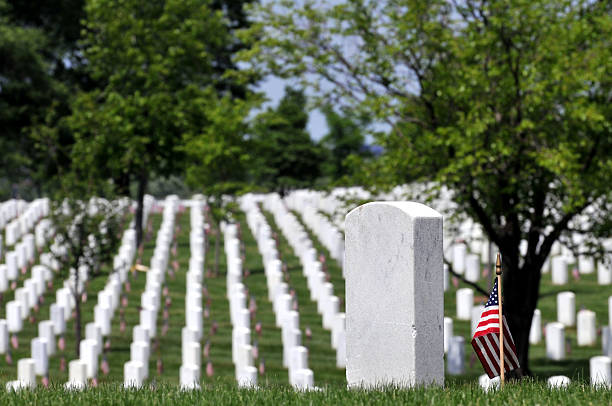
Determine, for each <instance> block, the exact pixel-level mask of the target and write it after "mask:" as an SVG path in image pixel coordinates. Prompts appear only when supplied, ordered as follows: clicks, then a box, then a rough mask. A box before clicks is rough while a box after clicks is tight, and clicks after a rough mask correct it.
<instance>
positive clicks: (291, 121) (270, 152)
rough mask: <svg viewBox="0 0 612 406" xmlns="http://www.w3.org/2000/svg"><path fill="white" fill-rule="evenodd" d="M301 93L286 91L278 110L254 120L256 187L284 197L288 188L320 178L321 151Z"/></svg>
mask: <svg viewBox="0 0 612 406" xmlns="http://www.w3.org/2000/svg"><path fill="white" fill-rule="evenodd" d="M306 102H307V100H306V96H305V95H304V92H303V91H302V90H298V89H292V88H291V87H286V88H285V95H284V97H283V98H282V100H281V101H280V103H279V105H278V107H277V108H276V109H272V108H268V109H267V110H266V111H264V112H262V113H260V114H259V115H257V117H255V120H254V123H253V131H252V133H253V150H252V153H253V155H254V156H255V159H256V163H255V165H254V171H253V177H254V181H255V183H256V184H257V185H259V186H262V187H265V188H269V189H273V190H276V191H278V192H280V193H281V194H283V193H284V192H285V191H286V190H287V189H290V188H296V187H305V186H310V185H312V183H313V182H314V180H315V179H316V178H317V177H318V176H319V162H320V159H321V156H322V154H321V151H320V149H319V148H318V147H317V145H316V144H315V143H314V141H312V140H311V138H310V135H309V134H308V132H307V131H306V125H307V124H308V111H307V109H306Z"/></svg>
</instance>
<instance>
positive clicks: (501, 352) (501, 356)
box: [495, 252, 506, 386]
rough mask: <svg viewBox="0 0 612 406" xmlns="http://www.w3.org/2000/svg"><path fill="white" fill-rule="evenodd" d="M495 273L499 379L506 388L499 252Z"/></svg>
mask: <svg viewBox="0 0 612 406" xmlns="http://www.w3.org/2000/svg"><path fill="white" fill-rule="evenodd" d="M495 273H496V274H497V303H498V304H499V306H498V308H499V363H500V374H499V378H500V381H501V386H504V381H505V372H506V371H505V366H504V324H503V323H504V316H503V312H502V277H501V275H502V267H501V255H500V254H499V252H498V253H497V259H496V261H495Z"/></svg>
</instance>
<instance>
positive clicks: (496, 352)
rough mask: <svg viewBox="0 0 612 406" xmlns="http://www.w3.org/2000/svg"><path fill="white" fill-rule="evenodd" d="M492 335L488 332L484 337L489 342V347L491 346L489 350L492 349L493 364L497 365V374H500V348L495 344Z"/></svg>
mask: <svg viewBox="0 0 612 406" xmlns="http://www.w3.org/2000/svg"><path fill="white" fill-rule="evenodd" d="M490 336H491V334H487V335H484V336H482V338H483V339H484V340H485V342H486V343H487V347H488V348H489V351H491V354H493V360H492V361H493V363H494V364H493V365H495V372H497V375H499V370H500V368H499V349H498V348H496V347H495V346H494V345H493V341H492V340H491V337H490Z"/></svg>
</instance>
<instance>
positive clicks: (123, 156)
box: [70, 0, 239, 242]
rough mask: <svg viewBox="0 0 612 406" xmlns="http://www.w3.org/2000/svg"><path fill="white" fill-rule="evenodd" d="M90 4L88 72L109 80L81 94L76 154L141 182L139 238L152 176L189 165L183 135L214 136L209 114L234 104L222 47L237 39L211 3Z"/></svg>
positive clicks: (75, 119)
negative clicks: (226, 89)
mask: <svg viewBox="0 0 612 406" xmlns="http://www.w3.org/2000/svg"><path fill="white" fill-rule="evenodd" d="M85 9H86V12H87V21H86V24H85V27H86V34H85V38H84V44H85V50H84V52H85V56H86V58H87V61H88V64H87V65H88V68H89V73H90V75H91V76H92V78H93V79H94V80H96V81H100V82H104V83H105V84H104V86H103V87H101V88H99V89H94V90H92V91H90V92H87V93H82V94H80V95H79V96H78V97H77V98H76V101H75V103H74V106H73V108H74V112H73V115H72V116H71V117H70V125H71V128H72V130H73V131H74V134H75V138H76V145H75V147H74V149H73V159H74V160H75V163H77V164H78V169H79V170H80V171H82V172H83V173H85V174H87V175H84V176H89V177H92V178H111V179H113V180H114V181H115V184H116V185H117V187H118V189H119V190H120V191H121V192H123V193H125V192H126V189H127V188H126V185H129V181H130V179H135V180H136V182H137V183H138V191H137V200H138V203H139V205H138V207H139V209H138V210H137V215H136V223H137V232H138V241H139V242H140V241H142V239H141V234H142V229H141V227H140V226H139V225H140V224H141V219H142V201H143V197H144V193H145V190H146V187H147V183H148V180H149V178H150V177H151V175H152V174H156V175H163V176H166V175H170V174H173V173H177V172H179V171H182V170H184V158H185V149H184V148H182V146H183V144H182V143H183V140H184V139H185V138H187V139H189V138H191V137H192V136H195V135H201V134H202V133H203V132H206V128H207V126H208V125H210V124H211V121H210V120H211V114H212V113H209V112H208V110H209V109H211V108H212V109H217V108H218V106H217V105H218V103H221V104H222V105H226V104H227V103H222V102H221V100H222V99H221V98H222V97H223V96H222V95H219V94H218V91H217V89H216V88H215V85H216V84H217V83H218V81H219V80H221V76H220V73H219V72H218V70H217V67H216V65H215V60H216V59H215V58H216V57H215V55H214V54H213V52H214V51H215V50H218V49H220V48H221V47H222V46H223V44H227V43H230V42H232V38H233V36H232V35H231V32H230V30H229V29H228V27H227V20H225V19H224V18H223V13H222V12H221V11H214V10H213V9H212V8H211V7H210V3H209V2H207V1H205V0H189V1H178V0H167V1H155V2H145V3H143V2H141V1H136V0H129V1H111V0H91V1H88V2H87V3H86V6H85ZM238 84H239V83H238ZM227 97H229V93H228V95H227Z"/></svg>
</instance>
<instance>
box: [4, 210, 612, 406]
mask: <svg viewBox="0 0 612 406" xmlns="http://www.w3.org/2000/svg"><path fill="white" fill-rule="evenodd" d="M189 214H190V213H189V209H185V210H183V211H182V212H180V213H178V214H177V218H176V226H177V227H176V230H177V233H176V235H175V238H176V246H177V254H176V256H172V255H171V257H170V267H171V263H172V261H177V262H178V264H179V268H178V272H176V274H175V275H174V276H171V275H170V274H167V275H166V282H165V285H164V287H165V288H167V290H168V295H169V298H170V299H171V302H172V304H171V305H170V307H169V314H170V317H169V330H168V333H167V334H166V335H165V336H162V335H161V331H162V325H163V324H162V323H163V321H162V320H163V317H162V312H163V302H164V301H165V299H166V297H165V296H162V308H160V310H159V314H158V329H157V330H158V331H157V332H158V343H157V342H156V340H155V339H154V340H152V352H151V357H150V365H149V377H150V378H149V380H148V381H147V386H149V385H153V387H154V388H156V389H155V390H149V389H145V390H140V391H120V390H118V386H117V385H119V384H120V383H121V382H122V381H123V365H124V363H125V362H127V361H128V360H129V358H130V343H131V341H132V328H133V327H134V326H135V325H136V324H138V322H139V313H138V307H139V305H140V296H141V294H142V292H143V290H144V286H145V281H146V275H145V274H144V273H140V272H137V273H131V274H130V276H129V279H128V280H129V282H130V285H131V291H130V292H127V291H126V290H125V286H124V290H123V292H122V293H123V294H125V295H126V297H127V299H128V306H127V307H126V308H125V310H124V312H125V321H126V329H125V331H124V332H121V331H120V328H119V327H120V320H121V318H120V315H119V314H120V309H121V306H120V307H119V308H118V309H117V310H116V312H115V314H114V318H113V321H112V332H111V336H110V341H111V349H110V351H108V352H107V355H106V356H107V359H108V362H109V365H110V373H109V374H108V375H103V374H102V372H101V371H99V382H100V387H99V388H93V389H89V390H87V391H84V392H64V391H63V390H62V389H59V388H56V389H53V388H52V389H47V390H45V389H44V388H37V389H36V390H34V391H26V392H22V393H20V394H12V393H8V394H6V395H5V397H4V398H3V402H2V403H3V404H13V403H16V404H24V403H43V404H44V403H53V404H63V403H70V404H74V403H77V404H78V403H82V404H91V403H100V404H142V403H144V402H149V403H152V404H213V403H215V404H216V403H224V404H226V403H230V404H244V403H247V404H253V403H258V404H259V403H261V404H293V403H299V404H302V403H352V404H354V403H357V404H369V403H396V402H402V403H414V404H423V403H434V404H440V403H453V404H455V403H458V404H471V403H477V404H484V405H486V404H499V403H527V404H537V403H542V404H553V403H563V404H612V398H611V397H612V395H611V392H610V391H594V390H592V389H591V388H590V386H589V385H588V377H589V365H588V361H589V358H590V357H592V356H595V355H599V354H601V337H599V339H598V342H597V344H596V345H595V346H592V347H578V346H577V343H576V329H575V328H566V337H567V338H568V339H569V342H570V344H571V352H570V353H568V354H567V358H566V360H564V361H561V362H555V361H549V360H547V359H546V357H545V344H544V341H542V342H541V343H540V344H538V345H532V346H531V351H530V360H531V365H530V366H531V369H532V371H533V372H534V374H535V381H526V382H523V383H521V384H520V385H516V384H512V385H507V387H506V388H505V389H504V390H502V391H501V392H496V393H491V394H483V392H482V391H481V390H480V389H479V388H478V387H477V385H476V384H475V381H476V378H477V377H478V376H479V375H481V374H482V373H483V369H482V366H481V365H480V363H479V362H478V360H477V359H476V358H475V356H474V355H473V351H472V348H471V346H470V344H469V335H470V331H469V330H470V322H469V321H460V320H457V319H456V317H455V311H456V309H455V295H456V290H457V288H462V287H466V285H464V284H462V283H461V282H459V284H458V287H457V288H455V287H454V286H453V284H452V283H451V284H450V288H449V290H448V291H447V292H445V295H444V299H445V315H446V316H450V317H453V319H454V333H455V335H462V336H464V337H465V338H466V366H467V368H466V373H465V374H464V375H461V376H447V377H446V387H445V388H444V389H440V388H437V389H433V388H432V389H423V388H420V389H416V390H410V391H406V390H392V389H386V390H383V391H380V392H366V391H348V390H346V388H345V382H346V380H345V371H344V369H338V368H336V366H335V351H334V350H333V349H332V348H331V340H330V332H329V331H326V330H324V329H323V328H322V320H321V316H320V315H319V314H318V313H317V311H316V303H314V302H312V301H311V300H310V294H309V292H308V288H307V284H306V279H305V277H304V275H303V273H302V266H301V264H300V263H299V259H298V258H297V256H296V255H295V253H294V252H293V250H292V249H291V247H290V246H289V244H288V242H287V240H286V239H285V237H284V236H283V235H282V233H281V232H280V230H279V228H278V227H277V225H276V223H275V221H274V218H273V216H272V215H271V213H269V212H266V211H263V214H264V215H265V217H266V219H267V221H268V223H269V225H270V226H271V227H272V230H273V233H275V234H276V236H277V238H278V244H279V245H278V247H279V254H280V257H281V260H282V262H283V264H284V265H285V266H286V268H287V274H288V278H287V283H288V285H289V287H290V289H292V290H294V291H295V295H296V296H297V299H298V303H299V313H300V329H301V330H302V343H303V345H305V346H306V347H308V349H309V367H310V368H311V369H312V370H313V372H314V378H315V385H316V386H317V387H319V388H322V389H323V391H320V392H309V393H299V392H295V391H293V390H292V389H291V388H290V387H289V385H288V371H287V369H286V368H283V367H282V345H281V333H280V329H279V328H277V327H276V326H275V318H274V312H273V310H272V303H271V302H270V301H269V300H268V292H267V286H266V280H265V274H264V267H263V263H262V257H261V255H260V254H259V252H258V249H257V245H256V242H255V240H254V237H253V235H252V233H251V231H250V230H249V228H248V225H247V222H246V218H245V215H244V213H237V215H236V218H235V220H236V222H237V223H238V224H239V225H240V238H241V242H242V247H241V249H242V254H243V255H244V261H243V268H244V270H245V271H246V272H245V276H244V279H243V283H244V284H245V286H246V288H247V290H248V299H247V300H250V299H251V298H253V299H254V300H255V302H256V304H257V311H256V313H255V316H254V318H253V320H252V325H251V327H252V336H251V341H252V343H253V344H255V343H257V345H258V348H259V358H258V359H256V360H255V366H256V367H259V365H260V362H262V360H263V361H264V363H265V372H264V373H263V374H262V375H260V376H259V385H260V387H261V389H260V390H255V391H253V390H238V389H237V388H236V385H235V376H234V365H233V363H232V360H231V335H232V326H231V323H230V317H229V301H228V299H227V297H226V271H227V269H226V266H227V261H226V257H225V253H224V251H223V235H219V234H218V233H217V232H215V231H214V228H213V229H212V231H211V232H210V233H209V234H208V236H207V239H208V241H207V250H206V258H205V270H206V274H207V275H206V277H205V279H204V287H205V289H204V296H203V306H204V307H205V308H207V310H208V311H206V312H205V313H206V315H205V319H204V337H203V340H202V347H203V348H204V346H205V345H206V343H207V342H208V343H209V348H210V353H209V356H208V357H206V356H205V355H202V381H201V384H202V388H203V391H202V392H194V393H190V392H181V391H180V390H178V389H177V388H176V385H177V384H178V380H179V367H180V364H181V328H182V327H183V326H184V325H185V315H184V309H185V303H184V297H185V291H186V286H185V283H186V281H185V277H186V272H187V270H188V267H189V258H190V252H189V231H190V230H189V227H190V226H189V224H190V222H189ZM294 214H295V215H296V217H297V218H298V219H299V220H301V218H300V217H299V215H298V214H297V213H294ZM161 220H162V215H161V214H160V213H151V215H150V218H149V224H148V226H147V233H146V234H147V236H148V238H147V239H146V240H145V244H144V251H143V255H142V258H141V262H142V263H143V264H145V265H149V264H150V260H151V256H152V254H153V250H154V247H155V236H156V233H157V231H158V229H159V226H160V224H161ZM209 222H210V221H209ZM305 229H306V230H307V232H308V233H309V236H310V238H311V240H312V242H313V246H314V247H315V248H316V249H317V252H318V253H320V254H323V255H325V256H326V258H327V269H328V272H329V275H330V281H331V282H332V283H333V284H334V293H335V294H336V295H338V296H339V297H340V298H341V299H342V305H341V308H342V309H343V308H344V279H343V278H342V273H341V268H340V266H339V264H337V263H336V261H334V260H333V259H332V258H331V257H330V256H329V253H328V252H327V250H326V249H325V248H324V247H323V246H322V245H321V243H320V242H319V241H318V240H317V238H316V236H315V235H314V234H313V233H312V232H311V230H309V229H308V227H306V226H305ZM217 239H219V243H220V247H221V249H220V255H219V273H218V274H214V272H213V270H214V261H215V258H214V246H215V242H216V240H217ZM571 269H572V267H570V272H571ZM23 279H24V277H23V276H20V284H19V286H21V284H22V283H23V282H22V280H23ZM106 280H107V278H106V277H100V278H96V279H94V280H91V281H90V282H89V283H88V285H87V292H88V300H87V302H86V303H83V307H82V309H83V310H82V311H83V334H84V332H85V331H84V327H85V324H86V323H88V322H91V321H93V317H94V314H93V308H94V305H95V304H96V303H97V292H98V291H99V290H101V289H102V288H103V287H104V285H105V283H106ZM54 283H55V284H54V288H53V289H51V290H48V291H47V292H46V293H45V296H44V304H43V305H42V306H41V308H40V310H39V311H38V313H37V314H36V321H40V320H45V319H47V318H48V317H49V315H48V312H49V305H50V304H51V303H52V302H53V301H54V300H55V289H57V288H58V287H59V286H60V283H61V281H58V280H55V281H54ZM480 283H481V285H482V286H483V287H485V288H486V287H487V285H488V281H484V280H482V281H481V282H480ZM565 290H571V291H573V292H575V293H576V307H577V310H579V309H580V308H586V309H589V310H593V311H595V312H596V314H597V324H598V326H601V325H604V324H606V323H607V317H608V309H607V298H608V296H610V294H612V289H611V288H610V287H609V286H607V287H606V286H599V285H597V281H596V274H595V273H594V274H590V275H581V277H580V280H579V281H574V280H572V281H571V282H570V283H569V284H568V285H566V286H553V285H552V284H551V276H550V274H545V275H544V276H543V278H542V288H541V299H540V301H539V304H538V308H539V309H540V310H541V312H542V324H543V325H545V324H546V323H547V322H550V321H554V320H556V294H557V293H558V292H561V291H565ZM9 297H10V294H8V295H5V298H4V300H5V301H4V303H6V300H7V299H8V298H9ZM485 300H486V298H485V297H484V296H482V297H479V296H477V297H476V298H475V302H477V303H478V302H480V301H482V302H484V301H485ZM258 322H259V323H261V324H262V326H263V328H262V333H261V335H257V334H256V333H255V324H256V323H258ZM213 325H215V326H217V328H216V331H213V328H212V326H213ZM307 327H308V328H310V330H311V331H312V338H311V339H307V338H306V336H305V329H306V328H307ZM66 328H67V332H66V335H65V337H66V349H65V350H64V351H63V352H61V351H58V353H56V355H54V356H53V357H51V358H50V361H49V370H50V379H51V382H52V385H54V386H59V385H62V384H63V383H64V382H66V381H67V379H68V371H67V368H66V370H64V371H62V370H60V360H61V359H62V357H63V358H64V360H65V361H66V366H67V363H68V362H69V361H70V360H72V359H74V358H75V355H74V347H75V341H74V334H73V331H74V320H73V319H70V320H68V322H67V326H66ZM36 335H37V325H36V324H31V323H27V322H26V323H24V330H23V331H22V332H21V333H20V334H19V341H20V348H19V349H18V350H16V351H13V364H12V365H7V363H6V361H5V360H4V357H2V358H0V386H1V388H4V383H5V382H6V381H8V380H13V379H16V376H17V371H16V364H17V360H18V359H20V358H23V357H29V356H30V340H31V339H32V338H34V337H35V336H36ZM158 360H161V362H162V364H163V371H162V372H161V373H158V371H157V362H158ZM208 362H210V363H211V365H212V367H213V369H214V374H213V375H212V376H207V374H206V365H207V363H208ZM551 375H567V376H569V377H570V378H572V380H573V382H574V383H573V384H572V386H571V387H570V389H569V390H561V391H550V390H548V389H547V388H546V387H545V379H546V378H547V377H549V376H551ZM0 390H3V389H0Z"/></svg>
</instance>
